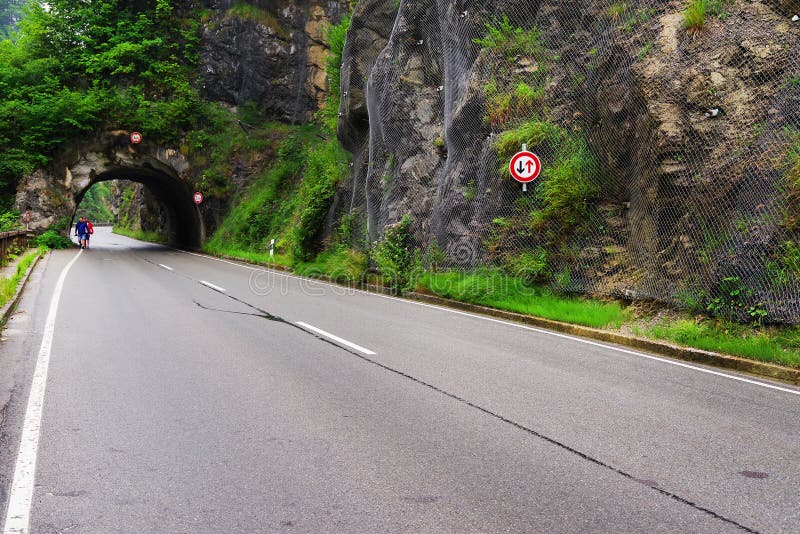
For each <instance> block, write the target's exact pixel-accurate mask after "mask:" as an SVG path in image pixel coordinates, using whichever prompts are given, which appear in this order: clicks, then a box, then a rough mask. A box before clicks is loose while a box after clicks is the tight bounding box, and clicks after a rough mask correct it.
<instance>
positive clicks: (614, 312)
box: [416, 270, 627, 328]
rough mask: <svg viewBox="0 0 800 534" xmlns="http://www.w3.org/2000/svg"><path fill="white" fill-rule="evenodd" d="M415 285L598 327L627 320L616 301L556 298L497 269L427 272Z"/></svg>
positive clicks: (449, 295) (453, 296)
mask: <svg viewBox="0 0 800 534" xmlns="http://www.w3.org/2000/svg"><path fill="white" fill-rule="evenodd" d="M416 282H417V285H418V290H421V291H425V292H429V293H433V294H435V295H438V296H441V297H445V298H451V299H455V300H459V301H462V302H469V303H472V304H480V305H483V306H489V307H492V308H497V309H501V310H508V311H513V312H518V313H524V314H528V315H533V316H536V317H544V318H546V319H552V320H555V321H564V322H569V323H573V324H581V325H585V326H592V327H595V328H605V327H608V328H619V326H620V325H622V323H623V322H624V321H625V320H626V318H627V314H626V313H625V312H624V311H623V310H622V307H621V306H620V305H619V304H618V303H616V302H610V303H606V302H600V301H597V300H590V299H582V298H572V297H563V296H559V295H555V294H554V293H553V292H552V291H550V290H548V289H546V288H539V287H536V286H532V285H529V284H528V283H527V282H525V281H524V280H522V279H520V278H517V277H513V276H508V275H505V274H503V273H500V272H498V271H495V270H484V271H477V272H473V273H462V272H455V271H449V272H443V273H424V274H422V275H421V276H419V277H418V278H417V280H416Z"/></svg>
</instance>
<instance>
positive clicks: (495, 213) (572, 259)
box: [336, 0, 800, 320]
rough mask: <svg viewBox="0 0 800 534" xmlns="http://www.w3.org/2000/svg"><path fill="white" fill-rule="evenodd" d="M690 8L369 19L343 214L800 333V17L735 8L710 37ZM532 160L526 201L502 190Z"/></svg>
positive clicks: (401, 7)
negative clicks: (525, 151)
mask: <svg viewBox="0 0 800 534" xmlns="http://www.w3.org/2000/svg"><path fill="white" fill-rule="evenodd" d="M687 4H689V3H688V2H686V1H683V0H681V1H646V0H642V1H627V2H611V1H608V0H605V1H599V0H597V1H592V0H589V1H581V2H578V1H559V2H548V1H542V2H528V1H514V0H496V1H486V2H470V1H450V0H438V1H431V2H416V1H405V0H403V1H401V2H399V3H398V2H395V1H393V0H363V1H362V2H360V3H359V4H358V5H357V7H356V10H355V14H354V16H353V22H352V27H351V31H350V34H349V36H348V45H347V51H346V55H345V61H344V65H343V68H344V71H343V73H342V79H343V88H342V89H343V95H344V96H343V98H342V103H341V114H342V115H343V116H342V120H341V123H340V137H341V138H342V139H343V141H344V142H345V143H346V145H347V146H348V148H349V149H350V150H351V151H353V152H354V154H355V155H356V157H355V162H356V165H355V166H354V169H355V172H354V176H353V177H352V180H351V181H350V183H348V184H346V185H345V186H344V187H343V190H342V191H341V194H340V196H339V198H338V203H337V205H336V209H338V210H340V211H341V212H351V211H352V212H356V213H360V214H362V215H363V216H364V217H365V218H366V219H367V221H368V227H369V232H370V236H371V238H372V239H376V238H378V236H379V235H380V234H381V232H382V229H383V227H384V226H385V225H387V224H391V223H393V222H395V221H397V220H398V219H399V218H400V217H401V216H402V215H403V214H409V215H410V216H411V218H412V219H413V220H414V221H415V236H416V239H417V241H418V243H419V244H420V245H421V246H422V247H423V248H424V247H429V246H430V245H431V243H434V242H435V243H436V245H437V246H438V247H441V248H443V249H444V250H445V252H446V253H447V256H448V262H449V264H450V265H452V266H457V267H474V266H477V265H481V264H487V263H490V264H498V263H499V264H502V265H505V266H506V267H509V268H511V269H512V270H514V269H516V270H517V271H519V272H521V273H528V274H530V275H532V276H533V277H538V278H540V279H542V280H548V281H550V282H551V283H554V284H556V285H558V286H559V287H560V288H562V289H565V290H568V291H578V292H589V293H597V294H611V295H619V296H629V297H635V298H654V299H658V300H662V301H672V302H684V303H685V302H686V301H687V300H689V299H693V298H706V300H708V301H709V302H712V301H713V299H714V298H717V299H719V305H720V306H723V307H724V306H728V307H731V308H735V310H734V312H733V313H734V314H739V315H743V314H746V313H748V312H749V313H751V314H752V313H761V312H765V313H768V314H769V317H771V318H773V319H775V320H793V319H792V318H797V317H800V302H799V301H798V299H797V295H798V293H799V292H800V286H798V278H797V276H798V274H800V272H799V271H798V270H797V264H795V263H793V262H795V261H796V259H797V258H796V255H797V249H796V233H795V230H796V226H797V225H796V223H794V222H793V221H794V217H796V209H797V203H796V200H793V199H794V198H796V195H797V191H796V190H795V189H794V188H796V187H797V184H793V183H792V179H791V176H790V174H791V172H790V171H789V170H787V169H788V167H790V166H791V163H790V162H789V160H790V159H791V155H792V153H793V152H792V150H793V149H792V146H793V145H794V146H795V150H796V148H797V146H800V145H797V142H798V136H797V128H798V126H800V116H799V115H798V110H800V107H798V103H799V102H800V81H798V80H800V76H799V75H800V62H798V60H797V58H798V51H799V50H800V48H799V47H798V42H799V41H798V39H799V38H800V22H798V21H793V20H792V17H793V15H795V14H796V13H798V12H800V6H798V2H795V1H780V0H778V1H763V2H762V1H743V0H730V1H727V2H717V3H716V4H715V7H714V10H712V8H711V7H709V10H708V12H707V13H706V15H705V18H704V19H703V21H702V22H703V24H694V25H690V24H689V23H687V16H686V14H685V9H686V7H687ZM710 4H711V3H709V5H710ZM522 142H527V144H528V148H530V149H532V150H534V151H535V152H537V153H538V154H539V156H540V157H541V158H542V161H543V166H544V172H543V173H542V176H541V177H540V178H539V179H538V180H537V182H535V183H534V185H533V186H532V187H531V188H530V190H529V191H528V192H527V193H523V192H522V191H521V188H520V186H519V184H516V183H514V182H513V181H512V180H511V179H510V177H509V176H508V172H507V171H504V170H503V168H504V166H505V165H507V161H508V158H509V157H510V155H512V154H513V153H514V151H516V150H518V149H520V148H521V144H522ZM793 247H795V248H793ZM520 258H523V259H524V260H525V261H522V262H521V261H520ZM725 280H727V281H728V282H727V285H725V284H726V283H725V282H724V281H725ZM742 288H748V289H747V290H744V291H743V290H742ZM745 293H746V295H745Z"/></svg>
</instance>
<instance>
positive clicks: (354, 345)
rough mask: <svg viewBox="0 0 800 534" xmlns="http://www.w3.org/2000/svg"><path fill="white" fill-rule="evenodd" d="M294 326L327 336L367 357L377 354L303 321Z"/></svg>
mask: <svg viewBox="0 0 800 534" xmlns="http://www.w3.org/2000/svg"><path fill="white" fill-rule="evenodd" d="M294 324H296V325H297V326H299V327H300V328H304V329H306V330H311V331H312V332H315V333H317V334H319V335H321V336H325V337H327V338H328V339H332V340H333V341H335V342H337V343H340V344H342V345H345V346H347V347H350V348H351V349H355V350H357V351H359V352H362V353H364V354H366V355H368V356H373V355H374V354H375V353H374V352H372V351H371V350H369V349H365V348H364V347H362V346H361V345H356V344H355V343H352V342H350V341H347V340H346V339H342V338H340V337H339V336H335V335H333V334H331V333H330V332H326V331H325V330H322V329H321V328H317V327H316V326H311V325H310V324H308V323H304V322H302V321H297V322H296V323H294Z"/></svg>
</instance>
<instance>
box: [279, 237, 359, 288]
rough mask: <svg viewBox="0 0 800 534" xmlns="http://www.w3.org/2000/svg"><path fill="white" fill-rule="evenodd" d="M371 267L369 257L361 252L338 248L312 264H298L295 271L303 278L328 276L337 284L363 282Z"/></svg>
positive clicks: (330, 250) (326, 252)
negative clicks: (368, 268)
mask: <svg viewBox="0 0 800 534" xmlns="http://www.w3.org/2000/svg"><path fill="white" fill-rule="evenodd" d="M367 267H369V260H368V258H367V255H366V254H364V253H363V252H361V251H359V250H355V249H352V248H348V247H346V246H338V247H335V248H332V249H329V250H326V251H325V252H323V253H321V254H320V255H319V256H317V257H316V258H315V259H314V261H312V262H304V263H298V264H296V265H295V267H294V270H295V272H296V273H297V274H299V275H302V276H311V277H315V276H326V277H329V278H332V279H334V280H336V281H337V282H347V283H352V282H361V281H362V280H363V279H364V276H365V274H366V272H367Z"/></svg>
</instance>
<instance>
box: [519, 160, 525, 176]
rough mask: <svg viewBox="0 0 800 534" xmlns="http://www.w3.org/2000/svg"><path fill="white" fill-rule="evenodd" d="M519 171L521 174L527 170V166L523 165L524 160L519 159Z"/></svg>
mask: <svg viewBox="0 0 800 534" xmlns="http://www.w3.org/2000/svg"><path fill="white" fill-rule="evenodd" d="M517 172H518V173H520V174H522V173H523V172H525V167H523V166H522V160H519V165H517Z"/></svg>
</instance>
